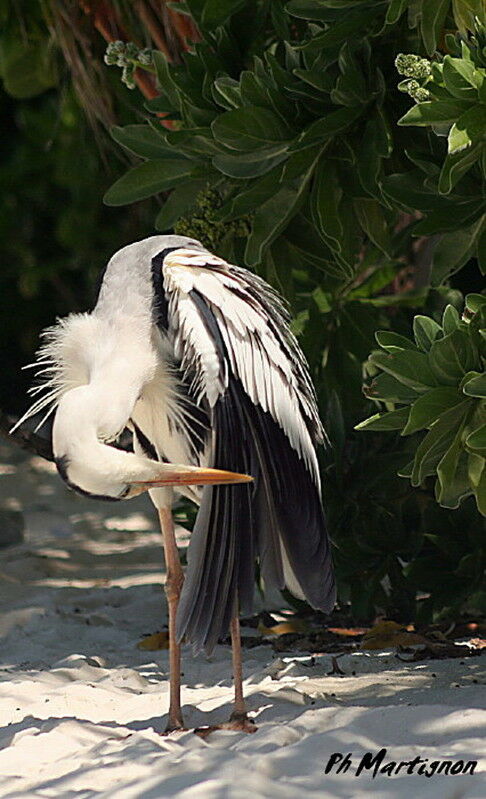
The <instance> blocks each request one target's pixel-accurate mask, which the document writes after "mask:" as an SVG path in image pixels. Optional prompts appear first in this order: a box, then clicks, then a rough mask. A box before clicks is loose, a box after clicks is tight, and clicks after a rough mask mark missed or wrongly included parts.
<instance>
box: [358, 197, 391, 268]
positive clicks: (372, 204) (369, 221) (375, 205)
mask: <svg viewBox="0 0 486 799" xmlns="http://www.w3.org/2000/svg"><path fill="white" fill-rule="evenodd" d="M354 210H355V211H356V216H357V217H358V220H359V223H360V225H361V227H362V229H363V230H364V232H365V233H366V235H367V236H368V238H369V239H370V240H371V241H372V242H373V244H376V246H377V247H378V248H379V249H380V250H381V251H382V252H384V253H385V255H390V248H391V240H390V232H389V228H388V223H387V221H386V218H385V215H384V213H383V209H382V206H381V205H380V203H379V202H378V201H377V200H373V199H371V198H366V197H359V198H356V199H355V200H354Z"/></svg>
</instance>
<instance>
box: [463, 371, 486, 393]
mask: <svg viewBox="0 0 486 799" xmlns="http://www.w3.org/2000/svg"><path fill="white" fill-rule="evenodd" d="M462 390H463V392H464V394H467V396H468V397H481V399H486V374H481V375H478V376H477V377H472V378H471V379H470V380H468V381H467V383H464V385H463V387H462Z"/></svg>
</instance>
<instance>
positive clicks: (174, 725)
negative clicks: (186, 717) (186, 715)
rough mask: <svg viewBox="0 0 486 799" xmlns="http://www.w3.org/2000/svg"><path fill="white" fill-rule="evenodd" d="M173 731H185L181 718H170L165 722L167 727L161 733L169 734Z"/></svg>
mask: <svg viewBox="0 0 486 799" xmlns="http://www.w3.org/2000/svg"><path fill="white" fill-rule="evenodd" d="M173 732H187V727H185V726H184V722H183V721H182V718H181V719H170V718H169V721H168V722H167V727H166V728H165V730H164V732H163V733H162V735H170V734H171V733H173Z"/></svg>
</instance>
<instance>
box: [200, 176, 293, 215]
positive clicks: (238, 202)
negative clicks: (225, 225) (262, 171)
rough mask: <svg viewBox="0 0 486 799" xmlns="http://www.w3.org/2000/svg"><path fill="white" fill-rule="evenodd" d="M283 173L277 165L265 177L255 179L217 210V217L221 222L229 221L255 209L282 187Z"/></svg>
mask: <svg viewBox="0 0 486 799" xmlns="http://www.w3.org/2000/svg"><path fill="white" fill-rule="evenodd" d="M281 173H282V168H281V167H276V168H275V169H273V170H272V171H271V172H268V173H267V174H266V175H264V177H262V178H259V180H255V181H253V182H252V183H251V184H250V185H249V187H248V188H247V189H246V190H245V189H243V190H240V191H238V192H237V193H236V194H235V196H234V197H232V198H231V199H230V200H229V201H228V202H227V203H226V204H225V205H223V207H222V208H220V209H219V211H217V213H216V217H217V219H219V220H220V221H221V222H229V221H231V220H232V219H238V218H239V217H241V216H244V215H245V214H249V213H251V212H252V211H255V209H256V208H259V207H260V206H261V205H263V203H264V202H266V201H267V200H268V199H270V197H272V196H273V195H274V194H275V193H276V192H277V191H278V190H279V189H280V175H281Z"/></svg>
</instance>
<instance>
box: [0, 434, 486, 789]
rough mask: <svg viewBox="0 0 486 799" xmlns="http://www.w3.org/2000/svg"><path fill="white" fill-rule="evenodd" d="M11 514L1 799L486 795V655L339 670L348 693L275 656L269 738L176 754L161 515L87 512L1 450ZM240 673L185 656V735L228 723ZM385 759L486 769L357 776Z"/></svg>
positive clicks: (253, 670) (265, 733) (315, 669)
mask: <svg viewBox="0 0 486 799" xmlns="http://www.w3.org/2000/svg"><path fill="white" fill-rule="evenodd" d="M0 507H3V508H9V509H13V510H15V509H21V510H22V511H23V513H24V516H25V521H26V531H25V541H24V543H23V544H20V545H17V546H14V547H10V548H8V549H3V550H0V601H1V607H2V613H1V620H0V640H1V651H0V796H1V797H2V799H7V797H8V799H13V797H19V798H20V797H33V796H36V797H56V799H57V797H63V798H64V797H73V799H74V797H76V799H88V798H89V797H97V798H99V799H102V798H103V799H105V797H106V798H108V797H121V798H122V799H131V798H132V797H145V798H146V799H158V797H180V799H186V797H188V798H189V797H190V798H191V799H192V798H193V797H194V799H199V798H200V797H204V798H206V797H208V799H209V798H210V799H223V798H224V797H235V799H240V798H241V799H245V798H246V797H254V798H255V799H258V798H259V797H269V798H270V797H272V798H273V797H275V799H295V797H302V799H304V797H305V799H317V797H320V798H322V799H326V798H327V797H367V796H370V797H371V796H373V797H379V799H388V798H389V797H408V796H409V795H410V794H412V795H415V796H419V797H431V798H432V797H433V798H434V799H436V797H440V799H460V798H461V797H470V798H471V799H472V798H473V797H474V798H477V799H479V797H484V796H486V780H485V774H486V743H485V728H486V691H485V690H484V684H485V681H486V670H485V658H484V656H483V657H476V658H470V659H466V660H464V661H460V660H442V661H426V662H419V663H410V664H406V663H403V662H401V661H399V660H397V659H396V657H395V656H394V654H393V653H392V652H379V653H366V652H356V653H353V654H349V655H345V656H344V657H342V658H341V659H340V660H339V664H340V666H341V668H342V669H343V671H344V672H345V676H329V675H328V672H329V671H330V670H331V657H330V655H329V654H327V655H326V654H322V655H318V656H314V657H312V658H311V657H310V656H306V655H302V656H301V657H296V656H293V655H292V656H290V655H289V656H288V657H281V656H276V655H274V653H273V651H272V649H271V648H270V647H269V646H263V645H262V646H259V647H256V648H254V649H249V650H246V651H245V668H244V675H245V692H246V695H247V697H248V705H249V708H250V710H251V712H252V715H253V716H254V718H255V721H256V723H257V725H258V731H257V732H256V733H255V734H254V735H250V736H245V735H242V734H237V733H233V732H227V731H226V732H223V731H219V732H216V733H214V734H213V735H212V736H210V737H209V738H208V739H207V740H202V739H200V738H199V737H197V736H196V735H194V734H193V732H192V731H190V730H189V731H187V732H184V733H180V734H178V735H175V736H170V737H164V736H162V735H161V732H162V731H163V729H164V727H165V722H166V712H167V696H168V694H167V689H168V683H167V669H168V653H167V652H166V651H163V650H162V651H156V652H147V651H142V650H140V649H138V648H137V643H138V642H139V641H140V640H141V639H142V638H143V636H144V635H145V634H147V633H154V632H156V631H158V630H161V629H163V628H164V625H165V623H166V603H165V598H164V594H163V590H162V587H161V586H162V583H163V580H164V571H163V559H162V551H161V542H160V536H159V533H158V531H157V530H156V528H155V515H154V512H153V510H152V508H151V505H150V502H149V501H148V500H146V499H145V498H138V499H137V500H132V501H130V502H127V503H119V504H105V503H99V502H98V503H97V502H93V501H89V500H85V499H82V498H80V497H77V496H75V495H74V494H72V493H70V492H69V491H67V490H66V489H65V488H64V486H63V485H62V484H61V482H60V480H59V479H58V478H57V475H55V474H54V473H53V472H52V469H51V467H50V466H49V465H48V464H45V463H44V462H43V461H41V460H40V459H36V458H34V459H31V458H27V459H26V458H25V457H24V455H23V454H22V453H21V452H20V451H19V450H14V449H10V448H7V447H6V446H4V445H1V446H0ZM186 539H187V537H185V536H184V535H183V534H182V535H181V546H184V545H185V544H186V543H187V540H186ZM230 664H231V653H230V649H229V647H226V646H222V645H221V646H218V647H217V648H216V650H215V652H214V654H213V655H212V656H211V657H210V658H207V657H205V656H203V655H199V656H197V657H193V656H192V654H191V652H190V651H189V650H187V651H185V653H184V676H183V685H184V688H183V702H184V714H185V719H186V723H187V725H188V727H194V726H196V725H204V724H212V723H217V722H218V721H223V720H225V719H227V718H228V716H229V713H230V709H231V699H232V685H231V665H230ZM383 747H385V748H386V749H387V753H386V756H385V758H384V760H383V764H385V763H389V762H390V761H397V762H399V761H410V760H413V759H414V758H416V757H420V758H423V759H425V758H428V764H427V763H426V764H425V766H426V767H429V764H430V763H431V762H432V761H435V760H444V759H447V760H451V761H453V762H455V761H457V760H463V761H464V762H467V761H471V760H478V761H479V762H478V765H477V766H476V768H475V773H473V774H472V775H471V774H459V775H456V776H452V775H449V776H447V775H444V774H437V773H436V774H435V775H433V776H430V777H427V776H425V775H423V774H422V775H420V774H417V773H414V774H408V773H407V768H406V767H402V769H401V771H400V773H399V774H398V775H396V774H395V775H394V776H387V774H386V773H385V774H378V775H377V776H376V778H373V772H372V770H365V771H364V772H363V773H361V774H360V775H356V768H357V766H358V764H359V762H360V760H361V758H362V757H363V755H365V753H367V752H370V753H372V755H373V756H374V755H375V754H376V753H377V752H378V751H379V750H380V749H382V748H383ZM333 753H342V754H343V755H344V754H346V753H350V759H351V765H350V766H349V768H348V769H347V770H346V771H344V770H343V771H342V772H341V773H337V772H336V769H333V770H332V771H331V773H328V774H326V773H325V768H326V764H327V763H328V761H329V758H330V757H331V755H332V754H333ZM419 765H420V764H419ZM417 768H418V765H417V766H416V768H415V771H416V770H417Z"/></svg>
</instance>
